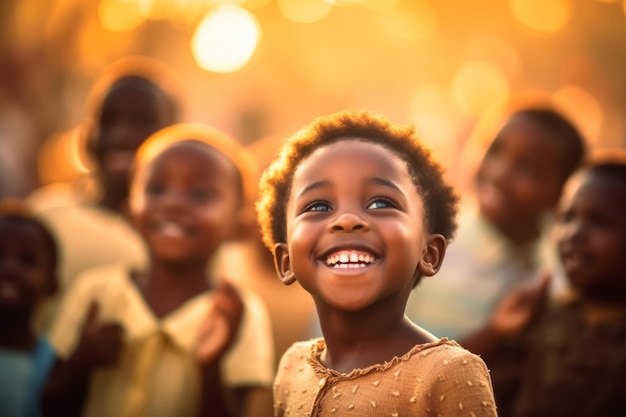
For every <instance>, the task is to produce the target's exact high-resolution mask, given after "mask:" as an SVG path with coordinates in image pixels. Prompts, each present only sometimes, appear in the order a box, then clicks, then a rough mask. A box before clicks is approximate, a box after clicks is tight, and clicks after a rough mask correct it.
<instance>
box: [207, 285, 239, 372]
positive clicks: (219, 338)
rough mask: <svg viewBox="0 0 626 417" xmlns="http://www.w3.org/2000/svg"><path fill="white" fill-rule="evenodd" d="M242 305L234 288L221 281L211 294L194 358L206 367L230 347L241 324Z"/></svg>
mask: <svg viewBox="0 0 626 417" xmlns="http://www.w3.org/2000/svg"><path fill="white" fill-rule="evenodd" d="M242 315H243V303H242V301H241V298H240V296H239V293H238V292H237V290H236V289H235V287H234V286H233V285H232V284H230V283H229V282H227V281H223V282H222V283H221V284H220V285H219V287H218V288H217V289H216V290H215V292H214V294H213V300H212V304H211V306H210V307H209V311H208V313H207V316H206V318H205V320H204V322H203V323H202V326H201V327H200V332H199V335H198V342H197V344H196V356H197V358H198V360H199V361H200V363H201V364H203V365H208V364H211V363H212V362H214V361H215V360H216V359H218V358H220V357H221V356H222V355H223V354H224V353H226V352H227V351H228V349H229V348H230V347H231V345H232V344H233V342H234V341H235V338H236V336H237V333H238V331H239V326H240V324H241V317H242Z"/></svg>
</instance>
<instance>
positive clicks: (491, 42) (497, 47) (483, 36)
mask: <svg viewBox="0 0 626 417" xmlns="http://www.w3.org/2000/svg"><path fill="white" fill-rule="evenodd" d="M466 55H467V58H468V59H478V60H483V61H487V62H491V63H493V64H495V65H497V66H499V67H500V68H502V70H503V71H504V72H505V73H506V74H507V76H508V78H509V79H513V78H515V77H517V76H518V75H519V74H520V73H521V59H520V56H519V54H518V53H517V51H516V50H515V48H514V47H513V46H512V45H511V43H510V42H509V41H507V40H506V39H505V38H502V37H500V36H497V35H494V34H492V33H486V32H480V33H476V34H474V35H472V36H471V37H470V38H469V40H468V42H467V48H466Z"/></svg>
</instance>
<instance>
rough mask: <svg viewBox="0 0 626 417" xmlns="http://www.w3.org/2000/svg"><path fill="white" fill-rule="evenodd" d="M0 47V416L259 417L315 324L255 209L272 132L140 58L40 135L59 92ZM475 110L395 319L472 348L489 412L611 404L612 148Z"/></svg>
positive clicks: (622, 233)
mask: <svg viewBox="0 0 626 417" xmlns="http://www.w3.org/2000/svg"><path fill="white" fill-rule="evenodd" d="M28 59H34V60H36V59H37V57H36V56H33V57H29V58H28ZM12 62H13V64H14V65H13V66H11V67H7V66H4V65H3V66H1V67H0V69H2V71H3V73H2V74H0V75H1V78H2V80H3V83H2V84H3V91H2V96H1V98H2V99H3V101H1V102H0V104H1V105H2V107H1V108H0V134H1V135H3V136H5V137H11V138H12V140H10V141H8V140H2V139H3V138H0V147H1V148H0V164H1V165H0V198H1V200H0V369H2V372H1V375H0V415H2V416H6V417H13V416H15V417H17V416H40V415H44V416H72V415H75V416H81V415H83V416H103V415H116V416H119V415H125V416H139V415H145V416H182V415H185V416H187V415H228V414H226V413H227V411H224V410H229V411H228V412H231V411H233V410H235V414H236V415H239V416H256V417H263V416H272V415H273V413H274V405H273V400H272V397H273V396H272V382H273V378H274V376H275V373H276V367H277V364H278V363H279V360H280V358H281V356H282V355H283V353H284V352H285V351H286V350H287V349H288V348H289V347H290V346H291V345H292V344H293V343H294V342H296V341H301V340H306V339H309V338H313V337H318V336H320V335H321V330H320V327H319V322H318V319H317V316H316V311H315V307H314V304H313V301H312V299H311V298H310V296H309V294H307V293H306V291H304V289H303V288H302V287H300V286H299V285H298V284H297V283H296V284H295V285H289V286H287V285H283V283H282V282H281V281H280V280H279V279H278V278H277V274H276V269H275V265H274V259H273V254H272V253H271V252H270V251H269V250H268V249H267V248H266V247H265V246H264V244H263V242H262V240H261V236H260V232H259V230H258V227H257V222H256V214H255V210H254V203H255V200H256V198H257V192H258V190H257V184H258V180H259V178H260V176H261V173H262V172H263V170H264V169H265V168H266V167H267V166H268V165H269V164H270V162H271V161H272V160H273V159H274V158H275V156H276V152H277V150H278V149H279V146H280V144H281V142H282V138H281V137H278V136H272V135H268V136H264V137H262V138H260V139H256V138H255V140H245V141H244V140H241V139H240V138H232V137H231V136H229V135H228V134H226V133H224V132H222V131H221V130H219V129H217V128H216V127H212V126H209V125H208V124H205V123H197V124H190V123H187V121H186V120H185V119H184V117H183V111H182V109H183V108H184V106H185V102H184V100H185V99H184V97H185V96H186V94H185V92H183V91H181V86H180V84H179V82H177V78H178V75H177V74H175V73H174V72H173V71H172V69H171V68H169V67H168V66H167V65H166V64H165V63H163V62H161V61H159V60H156V59H153V58H147V57H143V56H129V57H125V58H123V59H121V60H119V61H116V62H115V63H113V64H111V65H110V66H108V67H107V68H106V69H105V70H104V71H102V72H101V73H100V74H99V76H98V77H97V78H95V79H93V80H91V81H90V90H89V94H88V95H87V96H86V97H84V108H85V117H84V118H83V120H82V121H81V123H80V124H78V125H77V126H76V127H74V128H72V129H70V130H67V131H61V130H58V131H57V130H55V129H57V128H58V124H56V123H55V120H54V119H55V108H54V104H53V103H54V101H55V100H54V98H52V97H39V96H37V95H36V94H34V93H33V94H31V93H30V91H31V90H29V89H32V91H33V92H34V91H37V89H36V86H33V85H32V82H33V80H35V82H46V83H53V82H54V80H50V79H38V78H37V77H31V76H29V74H24V73H23V72H22V71H23V70H24V69H31V68H32V66H31V65H26V64H25V66H24V67H23V68H22V67H19V65H18V64H19V62H20V61H12ZM30 75H32V74H30ZM22 79H28V80H29V81H28V82H27V83H26V82H24V83H23V82H20V80H22ZM16 97H18V98H19V100H24V102H22V103H18V104H19V105H12V104H15V103H17V100H14V98H16ZM24 106H26V107H30V108H33V109H37V112H36V113H37V117H40V122H39V123H37V124H33V123H31V121H30V119H29V117H26V116H25V114H24V113H23V112H22V111H21V110H20V109H23V108H24ZM31 114H34V113H33V112H31ZM489 116H490V117H489V118H488V119H487V120H488V122H489V125H488V126H486V125H479V124H477V125H476V126H475V127H476V128H475V130H474V131H473V132H470V133H468V135H467V140H466V141H464V142H463V143H464V145H465V148H463V149H462V150H461V151H460V152H459V155H461V156H460V159H459V161H458V165H455V166H454V167H450V171H451V172H452V173H453V174H454V177H453V181H452V182H453V183H454V186H455V188H456V189H457V190H458V192H459V194H460V195H461V208H460V215H459V218H458V220H457V221H458V225H459V227H458V231H457V233H456V236H455V237H454V239H453V240H452V242H451V244H450V245H449V247H448V249H447V251H446V254H445V258H444V261H443V266H442V268H441V270H440V271H439V272H438V273H437V274H436V275H435V276H433V277H429V278H425V279H424V280H423V282H421V283H420V284H419V285H418V287H417V288H416V290H414V291H413V294H412V296H411V298H410V300H409V304H408V306H407V309H406V315H407V316H408V317H409V318H410V319H411V320H412V321H413V322H414V323H416V324H418V325H419V326H422V327H424V328H425V329H427V330H428V331H430V332H432V333H433V334H434V335H435V336H437V337H447V338H449V339H453V340H456V341H457V342H458V343H459V344H460V345H461V346H463V347H464V348H466V349H468V350H469V351H471V352H473V353H476V354H478V355H480V356H481V357H482V358H483V359H484V361H485V363H486V364H487V366H488V368H489V369H490V372H491V378H492V383H493V389H494V394H495V399H496V405H497V409H498V413H499V415H500V416H503V417H507V416H513V417H522V416H528V417H530V416H544V415H545V416H609V415H611V416H615V415H620V414H621V413H623V411H622V409H623V406H622V401H621V396H622V392H623V387H624V386H626V257H624V251H625V249H626V214H624V213H626V199H624V195H626V151H624V149H621V148H602V149H596V148H595V147H594V146H593V144H592V143H590V141H589V139H588V138H586V137H585V135H584V133H583V132H582V131H581V129H580V128H579V127H578V126H577V125H576V124H575V123H574V122H573V121H572V120H571V119H570V118H569V117H568V116H567V115H565V114H564V113H563V112H562V111H561V110H560V108H559V106H556V105H555V103H553V102H551V101H549V100H545V99H543V98H542V99H541V100H526V99H525V100H523V101H513V100H511V101H510V102H508V103H506V105H503V106H501V107H498V111H497V112H496V113H494V114H493V115H492V114H490V115H489ZM33 129H37V132H33V131H32V130H33ZM35 137H49V138H51V139H50V141H49V142H47V144H48V146H50V147H51V148H48V149H47V150H46V149H44V151H45V152H42V148H41V146H40V144H39V143H35V142H34V141H33V139H32V138H35ZM55 141H56V142H55ZM54 143H59V144H63V145H59V147H58V149H64V150H67V149H70V150H72V152H74V154H73V155H72V156H69V157H67V159H68V160H71V161H74V163H75V164H76V165H75V166H74V168H75V169H73V170H72V171H71V172H67V173H63V172H61V171H62V170H59V169H57V170H55V169H54V168H55V167H54V164H55V163H54V161H53V160H46V161H43V162H42V161H38V160H37V159H36V158H35V157H33V155H37V153H38V152H41V154H42V155H45V156H46V157H47V158H51V157H52V156H53V155H55V153H54V152H53V145H54ZM68 143H70V144H71V145H70V146H67V144H68ZM55 149H56V148H55ZM42 167H44V168H42ZM45 167H48V168H45ZM57 168H58V167H57ZM46 169H49V171H45V170H46ZM45 172H54V174H46V175H48V177H47V180H45V181H43V180H42V178H41V175H42V173H45ZM207 207H208V208H207ZM220 410H223V414H221V413H222V411H220Z"/></svg>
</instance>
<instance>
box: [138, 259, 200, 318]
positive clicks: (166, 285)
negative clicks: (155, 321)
mask: <svg viewBox="0 0 626 417" xmlns="http://www.w3.org/2000/svg"><path fill="white" fill-rule="evenodd" d="M207 269H208V262H206V261H204V262H200V261H198V262H185V263H167V262H161V261H158V260H153V261H152V262H151V264H150V266H149V267H148V269H147V270H146V271H145V273H143V274H142V275H139V276H138V277H137V279H136V281H137V286H138V287H139V289H140V291H141V292H142V294H143V296H144V298H145V300H146V302H147V303H148V305H149V306H150V308H151V309H152V311H153V313H154V314H155V315H156V316H157V317H159V318H160V317H164V316H166V315H168V314H169V313H171V312H172V311H174V310H175V309H176V308H178V307H180V306H181V305H182V304H184V303H185V302H186V301H188V300H190V299H192V298H193V297H195V296H197V295H199V294H202V293H204V292H206V291H208V290H209V289H210V288H211V282H210V281H209V278H208V277H207Z"/></svg>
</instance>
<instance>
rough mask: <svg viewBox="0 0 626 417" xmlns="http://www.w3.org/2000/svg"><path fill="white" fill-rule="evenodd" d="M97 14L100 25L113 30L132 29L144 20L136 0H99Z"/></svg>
mask: <svg viewBox="0 0 626 417" xmlns="http://www.w3.org/2000/svg"><path fill="white" fill-rule="evenodd" d="M98 16H99V18H100V24H101V25H102V27H103V28H105V29H107V30H113V31H126V30H132V29H135V28H136V27H138V26H139V25H141V24H142V23H143V21H144V16H143V14H142V13H141V10H140V9H139V4H138V3H137V1H136V0H100V4H99V5H98Z"/></svg>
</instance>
